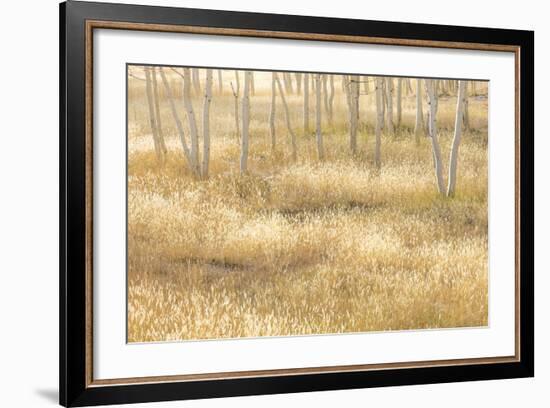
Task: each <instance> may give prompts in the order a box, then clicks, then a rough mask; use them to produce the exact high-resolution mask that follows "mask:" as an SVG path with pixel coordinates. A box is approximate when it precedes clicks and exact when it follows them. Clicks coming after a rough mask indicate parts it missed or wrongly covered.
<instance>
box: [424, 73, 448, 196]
mask: <svg viewBox="0 0 550 408" xmlns="http://www.w3.org/2000/svg"><path fill="white" fill-rule="evenodd" d="M425 81H426V90H427V92H428V105H429V116H428V117H429V121H428V132H429V135H430V139H431V141H432V155H433V160H434V169H435V179H436V183H437V190H438V191H439V193H441V194H445V182H444V181H443V163H442V161H441V149H440V147H439V140H438V137H437V119H436V118H437V97H436V93H435V92H436V90H435V84H434V80H433V79H426V80H425Z"/></svg>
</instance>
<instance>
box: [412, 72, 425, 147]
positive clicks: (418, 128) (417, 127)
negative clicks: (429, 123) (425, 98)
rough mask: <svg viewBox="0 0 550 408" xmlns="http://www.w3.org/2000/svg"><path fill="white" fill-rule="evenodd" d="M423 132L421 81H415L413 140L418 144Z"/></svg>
mask: <svg viewBox="0 0 550 408" xmlns="http://www.w3.org/2000/svg"><path fill="white" fill-rule="evenodd" d="M423 130H424V113H423V112H422V79H420V78H418V79H417V80H416V120H415V122H414V138H415V140H416V143H417V144H418V143H420V134H421V133H422V131H423Z"/></svg>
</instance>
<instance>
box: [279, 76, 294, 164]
mask: <svg viewBox="0 0 550 408" xmlns="http://www.w3.org/2000/svg"><path fill="white" fill-rule="evenodd" d="M275 82H276V83H277V89H278V90H279V95H281V101H282V102H283V108H284V110H285V119H286V127H287V129H288V133H289V134H290V144H291V147H292V160H296V158H297V156H298V154H297V151H296V135H295V134H294V132H293V130H292V126H291V125H290V112H289V110H288V105H287V103H286V98H285V93H284V91H283V86H282V85H281V81H279V76H278V75H277V74H276V73H275Z"/></svg>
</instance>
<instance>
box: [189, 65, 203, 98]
mask: <svg viewBox="0 0 550 408" xmlns="http://www.w3.org/2000/svg"><path fill="white" fill-rule="evenodd" d="M191 73H192V75H193V88H194V89H195V93H196V94H197V95H200V94H201V78H200V75H199V69H198V68H191Z"/></svg>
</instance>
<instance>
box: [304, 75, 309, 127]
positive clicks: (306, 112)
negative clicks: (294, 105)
mask: <svg viewBox="0 0 550 408" xmlns="http://www.w3.org/2000/svg"><path fill="white" fill-rule="evenodd" d="M304 133H305V134H308V133H309V74H304Z"/></svg>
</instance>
